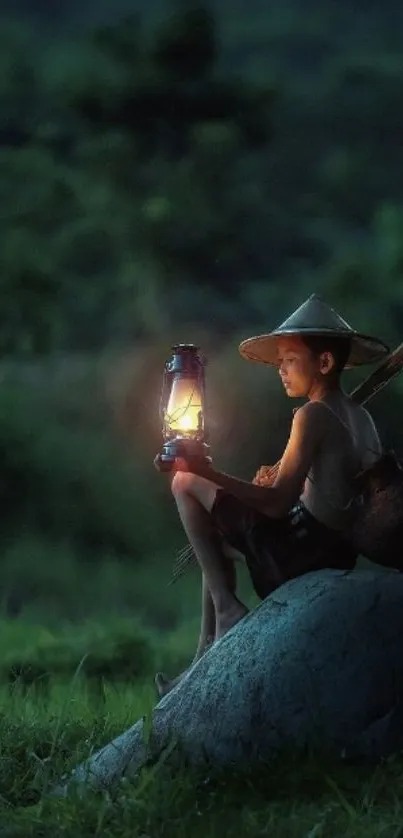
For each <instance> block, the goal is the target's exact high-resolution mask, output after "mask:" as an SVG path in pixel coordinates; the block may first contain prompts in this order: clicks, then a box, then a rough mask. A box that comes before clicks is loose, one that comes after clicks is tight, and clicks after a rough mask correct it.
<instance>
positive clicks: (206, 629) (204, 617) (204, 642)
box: [155, 574, 216, 696]
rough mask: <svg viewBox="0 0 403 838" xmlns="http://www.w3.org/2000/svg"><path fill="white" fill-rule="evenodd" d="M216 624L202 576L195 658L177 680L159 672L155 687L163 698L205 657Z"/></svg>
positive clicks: (209, 596)
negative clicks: (200, 606) (200, 612)
mask: <svg viewBox="0 0 403 838" xmlns="http://www.w3.org/2000/svg"><path fill="white" fill-rule="evenodd" d="M215 622H216V621H215V610H214V603H213V600H212V599H211V595H210V591H209V589H208V585H207V582H206V579H205V576H204V574H202V614H201V624H200V635H199V641H198V644H197V649H196V652H195V656H194V658H193V660H192V663H191V664H190V666H189V667H187V668H186V669H185V670H184V671H183V672H181V673H180V675H177V676H176V678H172V679H169V678H167V677H166V675H164V673H163V672H157V675H156V676H155V685H156V687H157V690H158V692H159V694H160V695H161V696H163V695H165V694H166V693H167V692H169V691H170V690H172V687H175V686H176V684H177V683H178V682H179V681H180V680H181V679H182V678H183V676H184V675H186V673H187V672H188V671H189V669H190V667H191V666H193V664H195V663H197V661H198V660H200V658H201V657H203V655H204V653H205V651H206V650H207V649H208V648H209V647H210V646H211V644H212V643H213V642H214V638H215Z"/></svg>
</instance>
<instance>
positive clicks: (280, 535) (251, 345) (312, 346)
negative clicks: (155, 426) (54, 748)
mask: <svg viewBox="0 0 403 838" xmlns="http://www.w3.org/2000/svg"><path fill="white" fill-rule="evenodd" d="M387 352H388V347H387V346H386V345H385V344H384V343H383V342H382V341H380V340H378V339H376V338H373V337H367V336H365V335H362V334H360V333H358V332H357V331H355V330H353V329H352V328H351V327H350V326H349V325H348V323H346V321H345V320H343V319H342V318H341V317H340V316H339V315H338V314H337V312H335V311H334V310H333V309H332V308H330V306H328V305H327V304H326V303H325V302H323V301H322V300H321V299H320V298H319V297H318V296H317V295H315V294H313V295H312V296H311V297H309V299H308V300H307V301H306V302H305V303H303V305H301V306H300V307H299V308H298V309H297V310H296V311H295V312H294V313H293V314H292V315H291V316H290V317H289V318H288V319H287V320H285V322H284V323H282V324H281V326H279V327H278V328H277V329H275V330H274V331H272V332H271V333H270V334H267V335H260V336H258V337H253V338H249V339H248V340H245V341H243V343H242V344H241V346H240V353H241V355H243V356H244V357H245V358H247V359H248V360H251V361H257V362H260V363H264V364H269V365H271V366H275V367H277V369H278V371H279V374H280V377H281V380H282V383H283V385H284V388H285V391H286V393H287V395H288V396H289V397H290V398H305V399H307V401H306V403H305V404H304V405H303V406H302V407H300V408H298V409H297V410H295V411H294V418H293V422H292V427H291V432H290V436H289V440H288V443H287V445H286V448H285V451H284V453H283V456H282V458H281V462H280V467H279V469H278V472H277V474H276V476H275V479H274V482H273V483H272V485H265V477H264V473H265V470H264V468H263V469H260V470H259V471H258V472H257V475H256V477H255V478H254V480H253V483H248V482H247V481H244V480H239V479H238V478H235V477H231V476H229V475H227V474H223V473H221V472H217V471H214V470H213V468H211V467H209V466H201V467H200V468H198V467H197V469H194V470H193V471H192V472H191V471H190V470H189V467H188V464H187V463H186V461H184V460H182V459H180V460H179V459H178V460H176V462H175V468H174V474H173V479H172V484H171V486H172V492H173V495H174V498H175V501H176V504H177V507H178V512H179V515H180V518H181V521H182V524H183V527H184V530H185V532H186V535H187V537H188V539H189V542H190V544H191V545H192V547H193V550H194V552H195V554H196V557H197V560H198V562H199V564H200V567H201V570H202V578H203V582H202V621H201V630H200V638H199V643H198V647H197V651H196V655H195V658H194V660H193V663H195V662H196V661H197V660H198V659H199V658H200V657H201V656H202V655H203V654H204V652H205V651H206V648H208V646H209V645H210V644H211V642H213V641H214V640H217V639H219V638H220V637H223V635H225V634H226V632H227V631H229V629H231V628H232V627H233V626H234V625H235V624H236V623H237V622H239V620H241V619H242V618H243V617H244V616H245V615H246V614H247V610H248V609H247V608H246V606H245V605H244V604H243V603H242V602H241V601H240V600H239V599H238V597H237V596H236V572H235V565H234V560H233V558H231V550H232V551H233V550H234V549H235V550H236V551H238V552H239V553H241V554H243V556H244V557H245V561H246V564H247V567H248V570H249V573H250V576H251V580H252V584H253V587H254V589H255V591H256V593H257V595H258V596H259V597H260V599H264V598H265V597H267V596H268V595H269V594H270V593H271V592H272V591H274V590H275V588H276V587H278V586H279V585H281V584H282V583H283V582H285V581H286V580H288V579H292V578H293V577H296V576H299V575H302V574H303V573H307V572H308V571H312V570H319V569H321V568H341V569H343V568H344V569H352V568H353V567H354V565H355V561H356V555H355V554H353V553H352V551H351V549H350V548H349V546H348V545H347V543H346V541H345V540H344V538H343V533H344V532H345V531H346V530H347V529H348V527H349V525H350V524H351V522H352V520H353V516H354V514H355V508H356V507H355V504H354V499H355V492H354V489H353V479H354V477H355V475H356V474H357V473H358V472H359V471H361V470H362V469H363V468H367V467H369V466H370V465H372V463H373V462H374V461H375V460H376V459H378V457H379V456H380V454H381V444H380V440H379V436H378V433H377V430H376V427H375V425H374V422H373V420H372V418H371V416H370V414H369V413H368V411H367V410H365V408H363V407H361V406H360V405H358V404H355V403H354V402H353V401H352V400H351V399H350V398H349V396H348V395H347V394H346V393H345V392H344V390H343V389H342V387H341V383H340V375H341V372H342V370H343V369H344V368H346V367H347V368H349V367H355V366H358V365H361V364H365V363H371V362H374V361H378V360H380V359H381V358H382V357H383V356H384V355H386V354H387ZM232 555H233V552H232ZM183 674H185V673H182V675H179V676H178V677H177V678H175V679H174V680H172V681H169V680H168V679H166V678H165V676H164V675H163V674H162V673H158V674H157V675H156V686H157V689H158V692H159V694H160V695H163V694H165V693H166V692H168V690H170V689H171V688H172V687H173V686H174V685H175V684H176V683H177V682H178V681H179V680H180V678H181V677H183Z"/></svg>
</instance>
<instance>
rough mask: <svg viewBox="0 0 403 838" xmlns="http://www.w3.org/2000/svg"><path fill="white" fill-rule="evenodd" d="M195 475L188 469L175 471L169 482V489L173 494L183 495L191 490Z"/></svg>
mask: <svg viewBox="0 0 403 838" xmlns="http://www.w3.org/2000/svg"><path fill="white" fill-rule="evenodd" d="M194 481H195V475H194V474H191V473H190V472H188V471H177V472H176V473H175V474H174V476H173V478H172V482H171V491H172V494H173V495H175V496H176V495H183V494H185V493H189V492H190V491H191V488H192V486H193V485H194Z"/></svg>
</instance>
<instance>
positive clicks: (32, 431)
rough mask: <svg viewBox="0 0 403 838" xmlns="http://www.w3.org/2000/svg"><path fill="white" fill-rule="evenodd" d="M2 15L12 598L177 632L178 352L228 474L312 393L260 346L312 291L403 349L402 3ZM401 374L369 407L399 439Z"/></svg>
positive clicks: (119, 7) (1, 340)
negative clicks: (170, 455) (166, 392)
mask: <svg viewBox="0 0 403 838" xmlns="http://www.w3.org/2000/svg"><path fill="white" fill-rule="evenodd" d="M0 12H1V25H0V239H1V247H0V349H1V366H0V374H1V379H0V381H1V386H0V459H1V483H0V494H1V500H2V510H3V516H2V520H3V526H2V529H1V533H0V538H1V550H2V562H1V566H0V586H1V590H2V591H3V596H4V599H5V602H6V603H7V608H8V610H9V611H10V613H12V612H13V613H14V612H15V613H20V610H21V608H23V609H26V608H28V609H29V608H33V609H39V613H41V614H44V615H47V617H49V619H50V617H52V616H54V617H55V618H58V617H59V616H63V617H69V618H76V617H80V616H82V615H83V614H85V615H87V614H88V613H92V611H98V610H99V611H100V612H102V610H103V609H105V608H108V609H112V610H113V609H114V608H115V609H118V610H120V611H121V612H125V611H129V612H130V613H132V612H133V610H136V609H140V608H142V609H143V610H144V609H145V610H146V611H147V613H148V614H149V615H150V618H151V619H152V620H156V621H159V622H160V623H161V624H163V623H164V621H167V622H168V623H169V622H175V621H176V619H177V618H178V611H177V609H178V608H179V605H178V601H177V599H175V598H174V599H172V600H170V594H169V593H168V592H167V590H166V588H165V587H164V586H165V584H166V582H167V580H168V579H169V574H170V567H171V560H172V557H173V554H174V551H175V549H176V548H177V547H178V546H180V545H181V544H182V543H183V541H184V539H183V536H182V534H181V531H180V528H179V524H178V522H177V520H176V516H175V512H174V509H173V503H172V500H171V498H170V496H169V491H168V487H167V484H166V481H165V480H164V478H163V477H162V476H160V475H158V474H157V473H156V472H155V471H154V470H153V468H152V459H153V457H154V455H155V453H156V451H157V450H158V447H159V445H160V442H161V435H160V427H159V418H158V400H159V390H160V385H161V375H162V369H163V363H164V360H165V358H166V357H167V356H168V355H169V352H170V346H171V344H172V343H173V342H181V341H191V342H196V343H199V344H200V345H201V347H202V349H203V351H204V353H205V354H206V355H207V356H208V359H209V366H208V370H207V376H208V378H207V385H208V395H209V409H210V424H211V426H212V437H213V439H212V443H213V455H214V462H215V465H216V467H220V468H224V469H226V470H229V471H232V472H233V473H237V474H240V475H241V476H250V477H252V475H253V474H254V472H255V470H256V468H257V467H258V466H259V465H260V464H261V463H265V462H272V461H273V460H274V459H276V458H277V457H278V456H279V454H280V453H281V449H282V445H283V444H284V442H285V439H286V436H287V431H288V422H289V419H290V416H291V407H292V405H290V404H289V403H287V401H286V399H285V396H284V394H283V393H282V391H281V390H280V387H279V386H278V383H277V381H276V376H275V374H274V373H273V372H272V371H267V370H266V369H265V368H263V367H259V366H258V365H252V364H248V363H246V362H245V361H243V360H242V359H241V358H240V357H239V356H238V352H237V345H238V343H239V341H240V340H241V339H242V338H244V337H247V336H249V335H251V334H254V333H256V332H259V331H266V330H267V329H271V328H272V327H274V326H275V325H277V324H278V323H279V322H281V321H282V320H283V319H285V317H286V316H287V315H288V314H290V313H291V311H292V310H294V309H295V308H296V307H297V306H298V305H299V304H300V303H301V302H303V300H304V299H306V297H307V296H309V294H311V293H312V292H314V291H315V292H317V293H319V294H321V295H322V296H323V297H324V298H325V299H326V300H327V301H328V302H329V303H330V304H332V305H334V306H335V307H336V308H337V309H338V310H339V311H340V313H341V314H342V315H343V316H344V317H345V318H346V319H347V320H348V321H349V322H350V323H351V325H353V326H354V327H355V328H358V329H361V330H362V331H365V332H367V333H375V334H376V335H378V336H379V337H382V338H383V339H384V340H386V341H387V342H388V343H389V344H390V345H391V346H392V345H395V344H397V343H398V342H399V341H400V340H401V338H402V333H403V281H402V266H403V236H402V233H403V174H402V165H401V163H402V160H401V158H402V146H403V64H402V61H401V32H402V25H403V7H402V8H400V7H399V6H398V4H396V3H395V2H394V0H393V1H392V0H387V2H383V3H382V4H381V3H379V2H370V0H366V2H365V3H364V2H361V0H357V1H356V2H355V3H354V4H351V3H347V2H343V1H342V0H337V2H332V0H327V2H319V0H305V2H303V3H302V2H298V1H297V0H284V2H283V3H281V4H279V3H276V2H273V0H269V1H268V2H267V1H266V2H260V0H248V2H246V0H243V1H242V0H226V1H225V2H224V0H221V2H220V3H218V2H217V3H211V4H205V5H204V4H200V5H195V4H191V3H185V2H177V3H175V2H173V3H160V2H151V0H150V2H149V3H148V4H147V7H145V6H144V4H142V3H140V2H138V1H136V2H135V1H134V0H133V2H130V3H129V2H123V0H121V1H120V2H119V0H116V1H115V2H114V3H111V2H106V0H104V2H99V3H95V2H87V3H86V4H83V3H82V2H80V3H79V2H76V1H74V2H73V0H71V1H70V2H68V3H67V2H58V3H50V2H45V0H41V2H39V0H38V2H34V0H25V2H23V0H12V2H11V0H9V2H7V0H2V3H1V8H0ZM366 372H367V370H362V371H359V372H358V373H357V372H354V373H346V377H345V386H346V388H347V389H349V388H350V387H352V386H353V385H354V384H355V383H356V382H357V380H359V379H360V378H362V377H363V376H364V375H365V374H366ZM402 384H403V382H402V381H400V380H397V381H396V382H395V383H394V384H393V385H390V386H389V388H388V390H387V392H386V391H385V392H384V393H383V394H382V395H381V396H379V397H378V398H377V399H376V400H374V402H373V405H371V410H372V412H373V415H374V417H375V419H376V421H377V422H378V424H379V427H380V429H381V433H382V437H383V440H384V442H385V445H392V446H393V447H395V448H397V449H398V450H399V446H400V450H401V448H402V430H401V419H400V416H401V409H402V398H403V387H402ZM155 574H158V575H159V578H161V579H162V582H161V584H162V588H161V590H160V592H159V593H157V592H156V589H155V582H154V580H155ZM187 602H188V600H187V598H186V597H183V602H182V601H181V603H180V608H184V609H185V610H186V608H189V610H190V611H191V610H192V609H193V607H194V606H193V605H189V606H188V605H187ZM192 602H193V601H192ZM179 616H180V615H179Z"/></svg>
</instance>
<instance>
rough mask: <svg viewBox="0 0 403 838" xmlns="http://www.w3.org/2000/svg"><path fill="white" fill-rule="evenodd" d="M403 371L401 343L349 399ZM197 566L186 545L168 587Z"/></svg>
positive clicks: (270, 475)
mask: <svg viewBox="0 0 403 838" xmlns="http://www.w3.org/2000/svg"><path fill="white" fill-rule="evenodd" d="M402 369H403V343H401V344H399V346H398V347H397V348H396V349H394V350H393V352H390V353H389V355H387V356H386V358H385V359H384V360H383V361H382V362H381V364H380V365H379V366H378V367H377V368H376V369H375V370H373V371H372V372H371V373H370V375H369V376H368V377H367V378H366V379H364V381H362V382H361V384H359V385H358V386H357V387H356V388H355V389H354V390H353V391H352V392H351V393H350V398H351V399H353V400H354V401H355V402H357V404H361V405H364V404H366V403H367V402H368V401H369V400H370V399H372V398H373V397H374V396H375V395H376V394H377V393H379V391H380V390H382V389H383V387H385V385H386V384H388V382H389V381H391V380H392V379H393V378H395V377H396V376H397V375H398V374H399V373H400V372H401V370H402ZM280 463H281V460H279V461H278V462H277V463H275V464H274V465H272V466H265V467H264V468H265V474H264V485H265V486H270V485H272V484H273V483H274V481H275V479H276V477H277V474H278V470H279V468H280ZM196 566H197V558H196V555H195V552H194V550H193V547H192V545H191V544H187V545H186V546H185V547H183V548H182V549H181V550H179V551H178V553H177V556H176V558H175V561H174V564H173V569H172V577H171V580H170V581H169V583H168V585H173V584H174V582H176V581H177V580H178V579H180V577H181V576H183V574H184V573H185V572H186V570H188V569H189V568H190V567H196Z"/></svg>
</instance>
